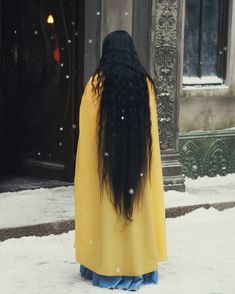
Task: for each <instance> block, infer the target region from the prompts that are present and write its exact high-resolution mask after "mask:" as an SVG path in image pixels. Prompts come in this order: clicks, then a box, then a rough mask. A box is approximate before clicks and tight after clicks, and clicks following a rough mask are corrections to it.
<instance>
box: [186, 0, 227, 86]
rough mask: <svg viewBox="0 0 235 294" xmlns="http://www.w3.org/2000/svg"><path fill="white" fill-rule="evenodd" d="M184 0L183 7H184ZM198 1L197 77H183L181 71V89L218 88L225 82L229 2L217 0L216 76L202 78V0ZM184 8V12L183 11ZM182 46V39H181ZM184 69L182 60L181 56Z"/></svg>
mask: <svg viewBox="0 0 235 294" xmlns="http://www.w3.org/2000/svg"><path fill="white" fill-rule="evenodd" d="M186 1H187V0H185V6H186ZM199 1H200V13H199V17H200V20H199V45H198V63H197V64H198V69H197V76H192V77H188V76H185V75H184V71H183V69H182V84H183V87H191V86H192V87H194V86H213V85H214V86H219V85H224V84H225V81H226V78H227V76H226V72H227V57H228V56H227V55H228V54H227V51H228V41H229V40H228V33H229V16H230V15H229V14H230V13H229V9H230V7H231V3H230V2H231V1H230V0H228V1H224V0H219V12H220V13H219V25H218V49H217V60H216V63H217V65H216V74H215V75H212V76H202V74H201V55H202V22H203V13H204V12H203V3H204V0H199ZM185 6H184V10H185ZM182 25H183V31H184V27H185V14H184V18H183V24H182ZM182 41H183V46H184V44H185V43H184V37H183V40H182ZM182 60H183V64H182V67H183V68H184V58H183V56H182Z"/></svg>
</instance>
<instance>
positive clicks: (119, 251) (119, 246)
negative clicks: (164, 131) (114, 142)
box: [74, 80, 167, 276]
mask: <svg viewBox="0 0 235 294" xmlns="http://www.w3.org/2000/svg"><path fill="white" fill-rule="evenodd" d="M148 87H149V89H150V93H151V95H150V110H151V122H152V138H153V141H152V148H153V155H152V167H151V175H152V176H151V185H150V182H149V181H147V182H146V187H145V192H144V195H143V197H144V205H143V207H142V210H137V209H135V210H134V213H133V222H132V223H130V224H128V225H125V220H124V219H123V217H121V216H120V217H118V216H117V215H116V213H115V210H114V208H113V206H112V204H111V202H110V200H109V198H108V196H107V195H106V194H103V195H102V201H100V186H99V180H98V173H97V155H96V146H97V145H96V115H97V110H98V104H97V103H95V102H94V101H95V98H96V97H95V96H94V94H93V92H92V87H91V80H89V82H88V83H87V85H86V88H85V91H84V93H83V96H82V101H81V106H80V116H79V129H80V135H79V141H78V147H77V154H76V166H75V177H74V196H75V199H74V200H75V243H74V246H75V255H76V260H77V261H78V262H79V263H80V264H82V265H84V266H86V267H87V268H89V269H91V270H92V271H94V272H96V273H98V274H101V275H108V276H113V275H114V276H115V275H116V276H117V275H118V276H138V275H143V274H145V273H148V272H151V271H154V270H156V269H157V268H158V263H159V262H160V261H164V260H167V248H166V247H167V246H166V227H165V207H164V197H163V178H162V167H161V157H160V147H159V137H158V121H157V111H156V99H155V95H154V92H153V89H152V87H151V84H150V82H149V81H148ZM104 193H106V191H105V190H104Z"/></svg>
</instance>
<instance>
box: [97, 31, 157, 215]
mask: <svg viewBox="0 0 235 294" xmlns="http://www.w3.org/2000/svg"><path fill="white" fill-rule="evenodd" d="M147 78H148V79H149V80H150V82H151V83H152V85H153V87H154V83H153V81H152V79H151V77H150V76H149V74H148V73H147V71H146V70H145V69H144V67H143V66H142V65H141V64H140V61H139V59H138V56H137V53H136V50H135V47H134V43H133V40H132V38H131V36H130V35H129V34H128V33H127V32H126V31H122V30H118V31H114V32H111V33H110V34H108V35H107V36H106V37H105V39H104V41H103V44H102V56H101V59H100V63H99V65H98V68H97V69H96V71H95V73H94V74H93V76H92V86H93V91H94V92H95V93H99V95H98V97H100V101H99V102H100V103H99V110H98V116H97V146H98V148H97V155H98V173H99V181H100V185H101V191H103V187H104V185H105V187H106V190H107V191H109V192H111V193H110V194H109V195H110V199H111V201H112V203H113V205H114V208H115V210H116V212H117V213H119V215H120V214H121V215H122V216H124V217H125V219H126V220H127V221H132V214H133V209H134V205H135V204H139V203H140V201H139V200H141V199H142V197H141V196H142V195H143V188H144V184H145V181H146V179H147V178H148V177H149V176H150V167H151V157H152V137H151V119H150V106H149V92H148V85H147ZM108 187H109V188H110V189H109V190H108Z"/></svg>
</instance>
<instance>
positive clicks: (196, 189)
mask: <svg viewBox="0 0 235 294" xmlns="http://www.w3.org/2000/svg"><path fill="white" fill-rule="evenodd" d="M185 187H186V191H185V192H184V193H182V192H176V191H168V192H167V193H165V206H166V207H167V208H168V207H178V206H185V205H193V204H200V203H218V202H228V201H235V174H228V175H226V176H224V177H222V176H216V177H213V178H210V177H202V178H198V179H196V180H193V179H189V178H186V181H185Z"/></svg>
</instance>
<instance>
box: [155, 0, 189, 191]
mask: <svg viewBox="0 0 235 294" xmlns="http://www.w3.org/2000/svg"><path fill="white" fill-rule="evenodd" d="M182 2H183V1H181V0H153V3H152V50H151V71H152V76H153V78H154V81H155V85H156V89H157V109H158V124H159V135H160V146H161V155H162V164H163V175H164V186H165V190H178V191H184V190H185V186H184V176H183V175H182V166H181V164H180V162H179V151H178V141H179V140H178V139H179V138H178V137H179V89H180V67H181V64H180V56H181V55H180V52H181V48H182V42H181V29H182Z"/></svg>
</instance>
